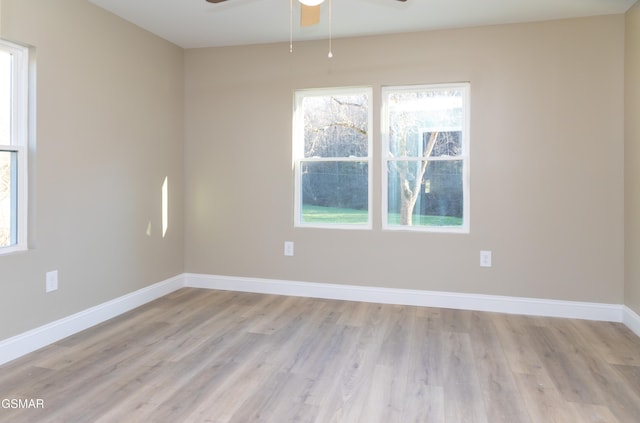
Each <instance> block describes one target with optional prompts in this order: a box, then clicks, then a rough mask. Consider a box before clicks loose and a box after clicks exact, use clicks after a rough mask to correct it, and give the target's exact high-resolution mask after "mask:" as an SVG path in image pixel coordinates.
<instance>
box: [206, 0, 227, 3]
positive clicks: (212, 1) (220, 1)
mask: <svg viewBox="0 0 640 423" xmlns="http://www.w3.org/2000/svg"><path fill="white" fill-rule="evenodd" d="M207 1H208V2H209V3H222V2H224V1H227V0H207Z"/></svg>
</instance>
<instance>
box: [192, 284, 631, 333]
mask: <svg viewBox="0 0 640 423" xmlns="http://www.w3.org/2000/svg"><path fill="white" fill-rule="evenodd" d="M184 279H185V286H188V287H194V288H208V289H220V290H227V291H242V292H256V293H262V294H277V295H290V296H297V297H311V298H325V299H334V300H347V301H364V302H372V303H383V304H401V305H415V306H423V307H439V308H454V309H462V310H477V311H492V312H498V313H510V314H524V315H531V316H548V317H568V318H574V319H586V320H600V321H608V322H622V321H623V306H621V305H617V304H603V303H586V302H577V301H559V300H544V299H536V298H522V297H505V296H497V295H480V294H461V293H453V292H438V291H421V290H411V289H396V288H378V287H369V286H355V285H336V284H324V283H311V282H294V281H282V280H273V279H259V278H241V277H229V276H215V275H200V274H189V273H187V274H185V275H184Z"/></svg>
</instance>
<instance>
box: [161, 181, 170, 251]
mask: <svg viewBox="0 0 640 423" xmlns="http://www.w3.org/2000/svg"><path fill="white" fill-rule="evenodd" d="M168 228H169V177H168V176H165V178H164V182H163V183H162V237H163V238H164V237H165V236H166V235H167V229H168Z"/></svg>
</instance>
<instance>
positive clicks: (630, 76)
mask: <svg viewBox="0 0 640 423" xmlns="http://www.w3.org/2000/svg"><path fill="white" fill-rule="evenodd" d="M625 29H626V34H625V300H624V302H625V304H626V305H627V306H628V307H630V308H631V309H632V310H634V311H635V312H636V313H638V314H640V183H639V181H640V119H638V115H639V114H640V4H636V5H635V6H633V7H632V8H631V10H629V11H628V12H627V14H626V21H625Z"/></svg>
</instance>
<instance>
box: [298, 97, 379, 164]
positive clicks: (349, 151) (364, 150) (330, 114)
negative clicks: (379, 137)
mask: <svg viewBox="0 0 640 423" xmlns="http://www.w3.org/2000/svg"><path fill="white" fill-rule="evenodd" d="M302 108H303V113H304V157H367V155H368V154H369V153H368V144H369V138H368V134H367V132H368V125H369V123H368V119H369V99H368V95H366V94H349V95H324V96H308V97H305V98H304V99H303V100H302Z"/></svg>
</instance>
